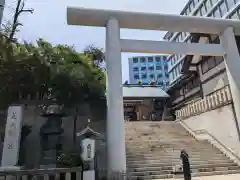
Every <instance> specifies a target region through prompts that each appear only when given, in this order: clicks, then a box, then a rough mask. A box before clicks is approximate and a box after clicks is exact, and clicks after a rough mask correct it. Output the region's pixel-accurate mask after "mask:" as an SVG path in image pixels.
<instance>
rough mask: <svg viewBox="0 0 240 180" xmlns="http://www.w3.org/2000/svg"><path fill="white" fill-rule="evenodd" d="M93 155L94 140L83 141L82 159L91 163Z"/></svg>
mask: <svg viewBox="0 0 240 180" xmlns="http://www.w3.org/2000/svg"><path fill="white" fill-rule="evenodd" d="M94 155H95V140H94V139H90V138H87V139H84V140H83V141H82V155H81V156H82V159H83V160H84V161H92V160H93V158H94Z"/></svg>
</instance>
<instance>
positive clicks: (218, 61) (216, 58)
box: [215, 56, 224, 65]
mask: <svg viewBox="0 0 240 180" xmlns="http://www.w3.org/2000/svg"><path fill="white" fill-rule="evenodd" d="M215 61H216V65H218V64H220V63H221V62H223V61H224V59H223V57H222V56H216V57H215Z"/></svg>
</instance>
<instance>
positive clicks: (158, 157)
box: [127, 153, 226, 159]
mask: <svg viewBox="0 0 240 180" xmlns="http://www.w3.org/2000/svg"><path fill="white" fill-rule="evenodd" d="M179 157H180V153H178V154H170V153H169V154H166V153H164V154H160V155H159V154H158V155H155V154H148V155H134V154H128V153H127V159H136V158H140V159H162V158H165V159H171V158H179ZM201 157H209V158H210V157H216V158H217V157H226V156H225V155H224V154H215V153H213V154H204V153H203V154H190V155H189V158H190V159H192V158H201Z"/></svg>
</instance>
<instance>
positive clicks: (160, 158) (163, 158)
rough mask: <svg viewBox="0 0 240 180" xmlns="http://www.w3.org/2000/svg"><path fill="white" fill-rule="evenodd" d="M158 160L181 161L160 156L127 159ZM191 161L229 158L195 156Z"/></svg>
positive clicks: (129, 159)
mask: <svg viewBox="0 0 240 180" xmlns="http://www.w3.org/2000/svg"><path fill="white" fill-rule="evenodd" d="M156 159H159V160H160V161H163V160H169V161H172V160H179V159H180V158H179V156H178V157H177V156H172V157H165V156H158V157H155V156H152V157H142V158H137V157H135V158H134V157H132V158H127V161H129V162H130V161H141V160H142V161H151V160H156ZM189 159H190V161H195V160H208V159H209V160H227V159H228V158H227V157H226V156H201V157H200V156H197V157H196V156H193V157H190V158H189Z"/></svg>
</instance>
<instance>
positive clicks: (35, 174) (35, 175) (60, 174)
mask: <svg viewBox="0 0 240 180" xmlns="http://www.w3.org/2000/svg"><path fill="white" fill-rule="evenodd" d="M39 178H40V179H42V180H81V179H82V168H80V167H76V168H52V169H32V170H6V171H0V179H5V180H8V179H15V180H37V179H39Z"/></svg>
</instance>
